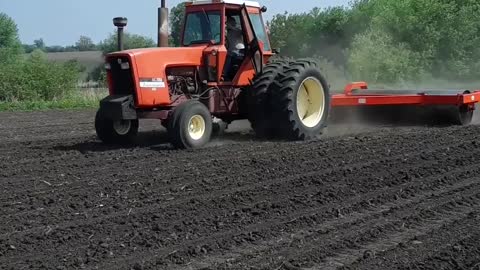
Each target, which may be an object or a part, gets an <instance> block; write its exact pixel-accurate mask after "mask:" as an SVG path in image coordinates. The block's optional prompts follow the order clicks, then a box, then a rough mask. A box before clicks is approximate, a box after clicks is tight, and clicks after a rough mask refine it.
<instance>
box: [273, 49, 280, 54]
mask: <svg viewBox="0 0 480 270" xmlns="http://www.w3.org/2000/svg"><path fill="white" fill-rule="evenodd" d="M272 52H273V53H274V54H280V49H279V48H274V49H272Z"/></svg>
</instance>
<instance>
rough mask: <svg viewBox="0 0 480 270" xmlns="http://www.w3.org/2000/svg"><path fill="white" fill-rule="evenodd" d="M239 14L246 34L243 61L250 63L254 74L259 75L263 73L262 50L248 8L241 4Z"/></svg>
mask: <svg viewBox="0 0 480 270" xmlns="http://www.w3.org/2000/svg"><path fill="white" fill-rule="evenodd" d="M241 14H242V18H243V21H244V23H245V29H246V32H247V33H246V34H247V50H246V59H245V60H246V61H251V63H252V65H253V68H254V69H255V74H257V73H261V72H262V71H263V48H262V46H260V40H259V39H258V36H257V33H256V32H255V28H254V27H253V23H252V19H251V18H250V14H249V13H248V8H247V6H246V5H245V4H243V7H242V11H241Z"/></svg>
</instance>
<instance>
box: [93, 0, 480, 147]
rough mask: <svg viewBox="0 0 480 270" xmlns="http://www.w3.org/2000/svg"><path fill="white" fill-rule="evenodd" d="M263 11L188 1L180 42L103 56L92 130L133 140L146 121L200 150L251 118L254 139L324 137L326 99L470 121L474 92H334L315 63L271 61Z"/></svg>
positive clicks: (215, 0) (361, 88) (225, 1)
mask: <svg viewBox="0 0 480 270" xmlns="http://www.w3.org/2000/svg"><path fill="white" fill-rule="evenodd" d="M265 11H266V8H265V7H261V6H260V5H259V3H257V2H254V1H242V0H202V1H198V0H194V1H193V2H191V3H188V4H186V11H185V21H184V25H183V31H182V32H183V33H182V38H181V45H182V46H181V47H177V48H171V47H162V48H145V49H134V50H119V51H118V52H115V53H111V54H108V55H107V56H106V63H105V67H106V69H107V79H108V85H109V92H110V94H109V96H108V97H106V98H105V99H103V100H102V101H101V102H100V108H99V110H98V112H97V115H96V119H95V127H96V132H97V135H98V137H99V138H100V139H101V140H102V141H103V142H105V143H125V142H130V141H131V140H132V139H133V138H134V137H135V136H136V134H137V132H138V127H139V119H142V118H150V119H159V120H160V121H161V123H162V125H163V126H164V127H166V128H167V130H168V134H169V138H170V141H171V143H172V144H173V145H174V146H175V147H177V148H198V147H202V146H204V145H205V144H206V143H208V142H209V140H210V138H211V136H212V130H214V129H218V126H219V125H220V124H219V122H217V120H218V119H220V120H221V121H222V122H223V123H227V124H228V123H231V122H232V121H235V120H240V119H248V120H249V121H250V123H251V125H252V128H253V129H254V131H255V133H256V134H257V135H258V136H259V137H264V138H278V139H287V140H307V139H310V138H313V137H315V136H317V135H319V134H321V132H322V130H323V129H324V128H325V126H326V124H327V120H328V118H329V113H330V108H331V107H332V106H338V107H345V106H347V107H357V106H369V105H372V106H377V105H387V106H390V105H414V106H418V105H429V104H435V105H439V104H440V105H450V106H453V107H454V108H455V110H454V121H455V122H457V123H459V124H468V123H469V122H470V121H471V118H472V114H473V110H474V108H475V107H474V104H475V103H476V102H477V101H478V100H479V99H480V92H469V91H468V92H466V91H460V92H449V93H448V94H445V93H443V92H442V93H440V94H439V93H433V92H429V93H426V92H422V91H416V92H414V93H412V92H411V91H410V92H405V93H399V92H379V91H369V90H368V89H367V86H366V84H365V83H353V84H350V85H348V86H347V87H346V88H345V93H344V94H338V95H331V94H330V90H329V86H328V84H327V82H326V80H325V78H324V76H322V74H321V72H320V70H319V67H318V66H317V64H316V63H315V61H311V60H308V59H299V60H288V61H287V60H273V59H272V56H273V55H274V54H275V50H273V49H272V48H271V45H270V41H269V39H268V33H267V31H266V28H265V25H264V22H263V18H262V13H264V12H265ZM117 24H118V26H120V27H123V26H125V22H124V21H122V19H119V21H117ZM120 38H121V36H120V35H119V43H121V40H120ZM120 48H121V46H120ZM392 93H393V94H392Z"/></svg>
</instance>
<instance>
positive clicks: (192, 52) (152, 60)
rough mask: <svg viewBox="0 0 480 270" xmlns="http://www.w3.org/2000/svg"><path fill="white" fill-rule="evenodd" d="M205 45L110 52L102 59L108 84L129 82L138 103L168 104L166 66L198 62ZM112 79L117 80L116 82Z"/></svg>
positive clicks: (179, 65)
mask: <svg viewBox="0 0 480 270" xmlns="http://www.w3.org/2000/svg"><path fill="white" fill-rule="evenodd" d="M206 48H207V46H195V47H179V48H170V47H161V48H146V49H134V50H124V51H119V52H114V53H110V54H108V55H106V59H105V60H106V66H107V67H108V69H109V72H108V74H109V77H110V78H112V79H113V84H112V85H111V86H110V88H112V89H113V88H114V87H122V86H123V85H131V87H132V88H133V91H134V92H135V93H136V99H137V105H138V106H139V107H152V106H153V107H154V106H164V105H169V104H170V103H171V100H170V96H169V89H168V84H167V82H168V78H167V69H168V68H170V67H198V66H200V65H201V64H202V62H203V61H202V55H203V52H204V50H205V49H206ZM107 64H108V65H107ZM115 82H117V83H118V85H117V86H115ZM119 85H120V86H119ZM116 92H118V91H116ZM127 92H128V91H127Z"/></svg>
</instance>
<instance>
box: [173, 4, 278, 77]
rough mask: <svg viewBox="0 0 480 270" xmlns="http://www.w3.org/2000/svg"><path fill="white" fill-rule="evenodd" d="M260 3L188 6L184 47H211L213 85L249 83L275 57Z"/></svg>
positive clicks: (207, 59) (209, 68)
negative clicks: (269, 59)
mask: <svg viewBox="0 0 480 270" xmlns="http://www.w3.org/2000/svg"><path fill="white" fill-rule="evenodd" d="M265 11H266V8H265V7H260V4H259V3H258V2H254V1H239V0H206V1H198V0H197V1H196V0H194V1H193V2H189V3H187V4H186V11H185V21H184V26H183V35H182V39H181V45H182V46H183V47H194V46H207V47H206V48H205V50H204V54H203V61H204V65H205V66H206V67H207V68H206V70H207V78H208V81H209V82H215V83H227V84H228V83H230V84H235V85H242V84H248V78H250V79H251V78H252V75H253V74H254V73H256V72H258V70H259V69H261V68H262V66H263V64H264V63H265V62H266V60H268V57H269V56H271V55H272V53H271V48H270V42H269V40H268V36H267V31H266V29H265V26H264V22H263V18H262V12H265Z"/></svg>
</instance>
